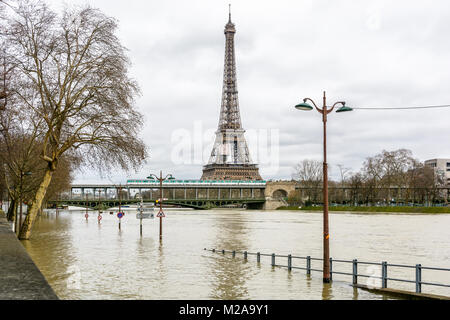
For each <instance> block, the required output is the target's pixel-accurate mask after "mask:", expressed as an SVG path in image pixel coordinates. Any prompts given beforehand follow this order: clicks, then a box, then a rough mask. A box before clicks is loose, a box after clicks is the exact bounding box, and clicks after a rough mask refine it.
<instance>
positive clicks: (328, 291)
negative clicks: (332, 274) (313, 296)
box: [322, 283, 333, 300]
mask: <svg viewBox="0 0 450 320" xmlns="http://www.w3.org/2000/svg"><path fill="white" fill-rule="evenodd" d="M330 299H333V288H332V284H331V283H324V284H323V288H322V300H330Z"/></svg>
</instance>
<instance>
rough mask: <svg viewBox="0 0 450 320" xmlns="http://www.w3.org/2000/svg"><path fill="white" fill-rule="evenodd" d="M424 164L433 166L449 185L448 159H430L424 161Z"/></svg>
mask: <svg viewBox="0 0 450 320" xmlns="http://www.w3.org/2000/svg"><path fill="white" fill-rule="evenodd" d="M425 165H426V166H430V167H432V168H434V170H435V171H436V173H437V174H442V175H443V176H444V177H445V180H446V181H447V185H450V159H431V160H427V161H425Z"/></svg>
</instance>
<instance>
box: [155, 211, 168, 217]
mask: <svg viewBox="0 0 450 320" xmlns="http://www.w3.org/2000/svg"><path fill="white" fill-rule="evenodd" d="M156 216H157V217H158V218H164V217H165V216H166V215H165V214H164V212H162V211H160V212H158V214H157V215H156Z"/></svg>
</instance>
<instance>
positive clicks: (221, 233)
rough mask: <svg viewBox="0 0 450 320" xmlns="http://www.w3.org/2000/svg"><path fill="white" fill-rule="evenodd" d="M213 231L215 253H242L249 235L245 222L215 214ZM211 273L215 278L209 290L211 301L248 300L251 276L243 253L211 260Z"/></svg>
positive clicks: (228, 254) (227, 254) (220, 256)
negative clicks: (224, 251) (222, 251)
mask: <svg viewBox="0 0 450 320" xmlns="http://www.w3.org/2000/svg"><path fill="white" fill-rule="evenodd" d="M214 229H215V230H216V231H217V235H216V241H215V246H214V248H216V250H218V251H220V250H236V251H245V250H246V247H247V244H248V241H247V239H248V236H249V232H248V230H247V228H246V222H245V220H244V219H240V218H239V217H237V219H236V216H232V217H230V216H227V215H218V216H216V217H215V226H214ZM210 268H211V270H212V273H213V275H214V278H215V279H216V280H215V281H213V286H212V288H211V298H212V299H219V300H237V299H249V296H248V289H247V287H246V280H247V279H248V278H249V277H250V276H251V274H250V273H251V271H250V268H249V266H248V261H245V260H244V259H242V254H239V253H236V257H235V258H232V256H231V254H230V253H226V254H225V255H218V256H216V259H214V260H212V261H211V267H210Z"/></svg>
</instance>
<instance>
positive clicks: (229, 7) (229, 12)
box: [228, 3, 231, 22]
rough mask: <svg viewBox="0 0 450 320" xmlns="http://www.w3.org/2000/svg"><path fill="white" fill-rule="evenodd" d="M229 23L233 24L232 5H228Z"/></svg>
mask: <svg viewBox="0 0 450 320" xmlns="http://www.w3.org/2000/svg"><path fill="white" fill-rule="evenodd" d="M228 22H231V3H230V4H229V5H228Z"/></svg>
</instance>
